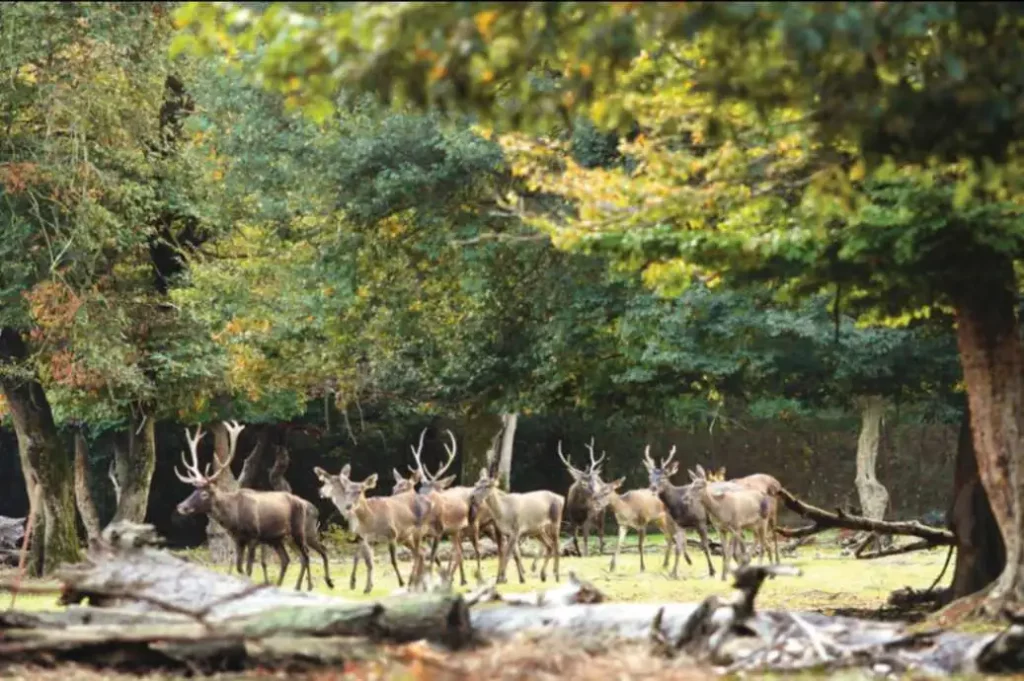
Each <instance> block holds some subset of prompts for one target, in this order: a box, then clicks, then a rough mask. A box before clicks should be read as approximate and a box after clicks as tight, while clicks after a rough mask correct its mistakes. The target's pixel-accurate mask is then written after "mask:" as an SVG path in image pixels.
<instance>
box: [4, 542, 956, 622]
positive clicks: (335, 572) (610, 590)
mask: <svg viewBox="0 0 1024 681" xmlns="http://www.w3.org/2000/svg"><path fill="white" fill-rule="evenodd" d="M647 544H648V547H649V548H648V551H647V552H646V553H645V562H646V567H647V570H646V571H645V572H643V573H641V572H640V556H639V554H638V553H636V539H635V537H630V539H628V540H627V544H626V546H624V549H626V548H630V549H632V552H631V553H625V552H623V553H622V555H620V556H619V562H618V565H617V569H616V571H615V572H614V573H610V572H609V571H608V567H609V562H610V560H611V556H610V554H611V552H612V551H613V550H614V546H615V543H614V539H611V540H610V541H606V543H605V552H606V555H604V556H600V557H599V556H596V555H594V553H596V550H597V542H596V540H594V539H592V540H591V545H592V546H593V548H592V549H591V555H590V557H588V558H579V557H575V556H572V557H563V558H562V559H561V573H562V580H563V582H564V580H565V579H566V578H567V577H568V574H569V572H570V571H573V572H575V573H576V574H577V575H579V576H580V577H581V578H583V579H586V580H589V581H590V582H592V583H593V584H595V585H596V586H597V587H598V588H600V589H601V590H602V591H604V592H605V594H607V596H608V597H609V598H610V599H612V600H616V601H698V600H700V599H702V598H704V597H705V596H708V595H710V594H713V593H723V592H725V591H726V590H727V589H728V584H729V582H723V581H722V580H721V579H720V577H719V576H718V575H716V577H715V578H709V577H708V574H707V563H706V561H705V559H704V556H703V554H702V553H701V552H700V550H699V549H695V548H693V547H691V548H690V551H689V553H690V557H691V559H692V560H693V565H686V562H685V560H681V561H680V568H679V572H680V577H681V579H679V580H673V579H670V578H669V577H668V574H667V571H665V570H663V569H662V567H661V566H662V560H663V556H664V548H663V547H664V543H663V539H662V538H661V537H660V536H654V537H649V540H648V542H647ZM533 546H534V545H533V544H532V542H529V541H528V542H524V546H523V549H524V554H526V555H524V560H523V563H524V565H523V567H524V570H525V573H526V583H525V584H520V583H519V581H518V579H517V577H516V572H515V566H514V563H510V565H509V571H508V577H509V580H510V581H509V583H508V584H505V585H502V587H501V588H502V590H503V591H508V592H522V591H532V590H536V589H543V588H545V587H546V586H553V582H552V580H551V576H550V575H549V578H548V583H547V585H545V584H544V583H542V582H541V581H540V579H539V577H538V574H537V573H531V572H530V567H531V564H532V562H533V558H532V550H533ZM946 552H947V549H945V548H936V549H932V550H929V551H917V552H914V553H910V554H904V555H901V556H891V557H888V558H880V559H877V560H857V559H855V558H853V557H852V556H842V555H840V549H839V548H837V547H836V545H835V543H834V541H832V538H831V537H829V536H828V535H825V536H822V537H821V538H819V540H818V542H817V543H816V544H814V545H810V546H805V547H801V548H800V549H799V550H798V552H797V553H796V554H795V555H793V556H789V557H786V556H784V557H783V562H784V563H786V564H790V565H796V566H798V567H800V568H801V569H802V570H803V573H804V574H803V576H801V577H783V578H778V579H774V580H770V581H769V582H768V583H767V584H765V586H764V587H763V589H762V592H761V596H760V598H759V599H758V602H759V605H760V606H761V607H764V608H790V609H800V610H815V611H819V612H823V613H826V614H858V615H861V616H871V615H873V614H878V612H877V611H879V610H880V609H884V608H885V607H886V599H887V598H888V596H889V593H890V592H892V591H893V590H895V589H899V588H902V587H906V586H911V587H915V588H919V589H920V588H927V587H928V586H929V585H931V583H932V582H933V581H934V580H935V578H936V577H937V576H938V574H939V571H940V570H941V569H942V564H943V562H944V561H945V559H946ZM466 554H467V555H466V577H467V579H468V580H469V582H470V583H469V585H468V586H466V587H459V586H458V585H456V588H458V589H460V590H463V591H465V590H468V589H472V588H474V587H475V586H476V584H477V583H476V580H475V578H474V573H475V570H476V564H475V561H474V560H473V559H472V558H471V555H472V551H471V550H469V549H468V545H467V551H466ZM182 555H183V556H186V557H188V558H189V559H190V560H195V561H197V562H202V555H203V552H201V551H193V552H183V554H182ZM269 561H270V562H269V564H268V571H269V573H270V577H271V579H272V580H274V579H276V577H277V573H278V565H277V562H276V558H273V557H271V558H269ZM712 561H713V564H714V566H715V570H716V572H718V571H719V570H720V569H721V557H719V556H712ZM374 562H375V570H374V588H373V590H372V591H371V593H370V594H368V595H364V594H363V593H362V589H363V585H364V583H365V582H364V580H365V574H366V573H365V567H364V566H360V569H359V573H358V577H357V580H356V589H355V590H354V591H351V590H349V575H350V574H351V565H352V560H351V557H350V554H349V555H343V554H340V553H334V554H333V555H332V558H331V574H332V577H333V578H334V581H335V588H334V590H333V591H332V590H330V589H328V588H327V586H326V584H325V583H324V580H323V569H322V565H321V564H320V563H319V561H318V559H314V562H313V566H314V584H313V586H314V589H315V590H316V591H319V592H322V593H327V594H331V595H335V596H338V597H341V598H346V599H366V598H377V597H380V596H384V595H388V594H390V593H392V592H394V591H395V590H396V589H397V588H398V582H397V580H396V578H395V574H394V570H393V569H392V568H391V565H390V562H389V561H388V559H387V553H386V550H385V549H384V547H383V546H381V547H378V551H377V552H376V553H375V561H374ZM497 565H498V562H497V560H496V559H493V558H491V559H485V560H484V561H483V576H484V579H485V580H492V579H493V578H494V576H495V575H496V573H497ZM410 566H411V564H410V563H409V562H407V561H399V568H400V569H401V570H402V573H403V577H405V576H408V571H409V568H410ZM210 567H211V568H213V569H216V570H219V571H224V572H226V571H228V569H229V568H228V566H223V565H216V566H214V565H211V566H210ZM538 572H539V565H538ZM7 576H8V577H10V576H11V575H10V574H8V575H7ZM253 576H254V578H259V577H260V571H259V565H258V564H257V565H255V566H254V571H253ZM297 577H298V567H297V563H296V562H295V561H294V560H293V562H292V564H291V565H290V567H289V569H288V572H287V574H286V576H285V583H284V586H285V587H287V588H292V587H293V586H294V583H295V579H296V578H297ZM951 578H952V570H949V571H947V574H946V575H945V577H944V580H943V584H941V585H940V586H944V585H946V584H948V581H949V580H950V579H951ZM3 599H4V600H3V601H0V608H6V607H7V606H8V604H9V600H8V599H9V596H8V595H6V594H5V595H4V596H3ZM16 607H17V608H18V609H24V610H45V609H53V608H56V607H57V605H56V602H55V597H52V596H40V595H26V594H22V595H19V596H18V598H17V602H16Z"/></svg>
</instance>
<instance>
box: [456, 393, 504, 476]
mask: <svg viewBox="0 0 1024 681" xmlns="http://www.w3.org/2000/svg"><path fill="white" fill-rule="evenodd" d="M501 427H502V422H501V417H500V416H498V415H497V414H491V413H486V412H485V413H480V412H476V411H473V412H470V413H469V414H468V415H467V416H466V419H465V421H463V426H462V433H463V435H462V439H463V444H462V447H461V448H460V449H461V450H462V481H461V483H460V484H462V485H473V484H474V483H475V482H476V481H477V479H479V477H480V469H481V468H487V466H488V464H489V463H490V461H491V459H490V452H491V451H492V449H493V448H494V446H495V442H494V436H495V434H496V433H501Z"/></svg>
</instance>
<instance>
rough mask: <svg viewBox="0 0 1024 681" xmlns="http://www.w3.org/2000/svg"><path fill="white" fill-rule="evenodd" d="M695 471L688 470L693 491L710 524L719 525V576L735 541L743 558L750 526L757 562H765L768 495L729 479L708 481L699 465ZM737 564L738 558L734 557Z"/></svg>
mask: <svg viewBox="0 0 1024 681" xmlns="http://www.w3.org/2000/svg"><path fill="white" fill-rule="evenodd" d="M696 468H697V472H696V473H694V472H693V471H687V472H688V473H689V474H690V479H691V480H692V481H693V482H692V483H691V484H692V486H693V490H694V492H696V493H697V494H699V495H700V500H701V503H702V504H703V505H704V508H705V509H706V510H707V512H708V517H709V519H710V520H711V522H712V524H713V525H714V526H715V527H716V528H717V529H718V537H719V541H721V543H722V579H723V580H725V579H726V575H727V573H728V571H729V563H730V560H731V559H733V558H735V556H734V555H733V553H734V551H735V548H736V545H737V544H738V545H739V548H740V551H741V553H742V554H743V555H742V558H743V561H744V562H745V561H746V559H747V557H746V555H745V554H746V550H745V548H744V545H743V538H742V537H743V535H742V533H743V530H744V529H746V528H751V529H752V530H753V531H754V538H755V541H756V542H758V543H760V545H761V549H762V552H761V557H760V559H759V562H764V557H765V555H766V554H768V556H769V560H771V555H770V554H769V551H768V546H767V539H766V534H767V531H768V521H769V517H770V516H769V511H770V500H771V497H770V496H769V495H768V494H765V493H764V492H761V491H760V490H757V489H751V488H747V487H743V486H742V485H737V484H734V483H732V482H708V479H707V473H706V472H705V471H704V469H703V468H702V467H701V466H700V465H698V466H697V467H696ZM736 562H737V564H740V562H741V561H740V559H739V558H736Z"/></svg>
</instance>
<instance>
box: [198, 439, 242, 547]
mask: <svg viewBox="0 0 1024 681" xmlns="http://www.w3.org/2000/svg"><path fill="white" fill-rule="evenodd" d="M210 430H211V431H213V451H214V454H215V455H216V457H217V460H218V461H225V460H226V459H227V458H228V451H229V450H228V430H227V428H225V427H224V424H223V423H221V422H220V421H217V422H215V423H213V424H211V425H210ZM218 465H219V464H218ZM214 485H216V486H217V487H218V488H219V489H222V490H224V491H225V492H233V491H235V490H236V489H238V480H237V479H236V478H235V474H234V472H233V471H232V470H231V466H228V467H227V469H226V470H225V471H224V472H223V473H221V474H220V476H218V477H217V480H216V481H215V482H214ZM206 540H207V548H208V549H209V551H210V560H211V561H213V562H214V563H218V564H224V563H230V561H231V559H232V557H233V556H234V551H235V544H234V542H233V541H232V540H231V536H230V535H229V534H228V531H227V530H226V529H224V527H222V526H221V524H220V523H218V522H217V521H216V520H214V519H213V518H212V517H208V519H207V524H206Z"/></svg>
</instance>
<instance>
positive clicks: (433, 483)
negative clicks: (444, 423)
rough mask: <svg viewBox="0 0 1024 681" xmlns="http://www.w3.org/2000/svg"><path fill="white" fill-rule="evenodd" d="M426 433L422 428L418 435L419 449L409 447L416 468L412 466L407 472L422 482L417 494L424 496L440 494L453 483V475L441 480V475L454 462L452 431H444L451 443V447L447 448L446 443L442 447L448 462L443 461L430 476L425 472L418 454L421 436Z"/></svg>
mask: <svg viewBox="0 0 1024 681" xmlns="http://www.w3.org/2000/svg"><path fill="white" fill-rule="evenodd" d="M426 432H427V429H426V428H424V429H423V432H421V433H420V443H419V447H413V446H412V445H410V446H409V448H410V449H412V456H413V458H414V459H415V460H416V468H415V469H414V468H413V467H412V466H409V470H411V471H412V472H413V475H417V476H419V479H420V480H421V481H422V484H421V485H420V490H419V492H420V494H424V495H427V494H432V493H434V492H440V491H441V490H443V489H445V488H447V487H448V486H449V485H451V484H452V483H453V482H455V476H454V475H450V476H448V477H447V478H441V475H443V474H444V473H445V471H447V470H448V469H449V468H451V465H452V462H453V461H455V448H456V444H455V435H454V434H453V433H452V431H450V430H445V432H446V433H448V437H449V439H451V441H452V446H451V447H449V446H448V444H447V443H445V445H444V450H445V452H447V453H448V460H447V461H445V462H444V464H443V465H442V466H441V467H440V468H438V469H437V471H436V472H434V473H433V474H431V473H430V471H428V470H427V468H426V466H424V465H423V462H422V461H421V460H420V454H422V453H423V436H424V435H425V434H426Z"/></svg>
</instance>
